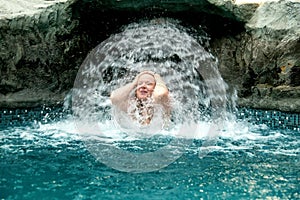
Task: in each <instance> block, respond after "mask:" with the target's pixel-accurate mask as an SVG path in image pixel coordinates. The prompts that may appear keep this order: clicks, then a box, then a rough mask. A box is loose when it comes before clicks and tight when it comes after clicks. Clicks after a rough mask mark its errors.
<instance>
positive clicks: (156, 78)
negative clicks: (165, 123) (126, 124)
mask: <svg viewBox="0 0 300 200" xmlns="http://www.w3.org/2000/svg"><path fill="white" fill-rule="evenodd" d="M110 99H111V102H112V104H113V105H114V106H116V107H117V108H118V109H119V110H121V111H123V112H125V113H127V114H128V115H129V116H130V117H131V118H132V119H133V120H135V121H138V122H139V123H140V124H141V125H148V124H150V122H151V120H152V119H153V117H154V116H155V114H156V113H155V112H158V111H161V112H162V114H163V116H164V118H166V117H169V115H170V100H169V91H168V88H167V86H166V85H165V83H164V81H163V80H162V78H161V77H160V75H158V74H155V73H154V72H152V71H143V72H141V73H140V74H138V75H137V76H136V77H135V79H134V80H133V82H131V83H129V84H127V85H125V86H123V87H121V88H118V89H116V90H115V91H113V92H112V93H111V96H110ZM164 120H165V119H164Z"/></svg>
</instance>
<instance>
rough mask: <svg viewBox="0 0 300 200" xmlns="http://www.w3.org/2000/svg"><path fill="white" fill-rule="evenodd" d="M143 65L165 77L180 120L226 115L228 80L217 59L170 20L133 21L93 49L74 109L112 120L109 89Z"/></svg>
mask: <svg viewBox="0 0 300 200" xmlns="http://www.w3.org/2000/svg"><path fill="white" fill-rule="evenodd" d="M142 70H151V71H154V72H156V73H159V74H160V75H161V76H162V77H163V79H164V80H165V82H166V84H167V86H168V88H169V90H170V93H171V97H172V100H173V101H172V109H173V113H172V117H173V118H172V121H173V122H174V124H177V123H182V122H185V121H199V120H202V121H203V120H206V121H209V120H211V119H213V118H219V117H221V116H222V115H223V114H224V107H225V104H226V98H227V97H226V83H225V82H224V81H223V79H222V77H221V76H220V74H219V72H218V68H217V62H216V60H215V58H214V57H213V56H212V55H211V54H210V53H208V52H207V51H205V49H204V48H203V47H202V46H201V45H200V44H199V43H198V42H197V40H196V39H194V38H193V37H192V36H190V35H189V34H188V33H187V32H186V30H185V29H184V28H183V27H181V26H180V25H179V24H178V22H176V21H173V20H166V19H155V20H151V21H147V22H142V23H134V24H131V25H129V26H127V27H126V28H125V29H124V30H123V32H121V33H119V34H116V35H112V36H111V37H110V38H108V39H107V40H106V41H104V42H103V43H101V44H100V45H98V46H97V47H96V48H95V49H93V50H92V52H91V53H90V54H89V55H88V57H87V58H86V60H85V61H84V63H83V64H82V67H81V71H80V73H79V74H78V76H77V78H76V81H75V84H74V92H73V111H74V114H75V115H76V116H77V117H79V119H80V120H87V119H88V121H90V122H91V121H95V122H96V121H97V122H99V121H103V120H104V121H105V120H107V119H110V113H111V110H110V109H111V107H110V101H109V99H108V97H109V94H110V93H111V91H113V90H114V89H116V88H118V87H120V86H122V85H125V84H126V83H129V82H131V81H132V80H133V79H134V77H135V75H136V74H137V73H138V72H140V71H142ZM99 111H101V112H99Z"/></svg>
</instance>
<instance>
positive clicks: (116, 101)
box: [110, 79, 137, 112]
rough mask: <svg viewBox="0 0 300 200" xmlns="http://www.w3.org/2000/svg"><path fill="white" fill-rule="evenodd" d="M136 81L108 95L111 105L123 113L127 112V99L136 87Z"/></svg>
mask: <svg viewBox="0 0 300 200" xmlns="http://www.w3.org/2000/svg"><path fill="white" fill-rule="evenodd" d="M136 82H137V81H136V79H135V80H134V81H133V82H132V83H128V84H126V85H125V86H123V87H120V88H118V89H116V90H114V91H113V92H112V93H111V95H110V100H111V102H112V104H113V105H115V106H117V107H118V108H119V109H121V110H122V111H124V112H127V107H128V99H129V96H130V93H131V92H133V91H134V90H135V88H136V86H137V83H136Z"/></svg>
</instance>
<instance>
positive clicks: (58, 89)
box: [0, 0, 300, 112]
mask: <svg viewBox="0 0 300 200" xmlns="http://www.w3.org/2000/svg"><path fill="white" fill-rule="evenodd" d="M299 10H300V1H299V0H281V1H264V0H235V1H232V0H203V1H198V0H190V1H186V0H174V1H167V0H166V1H157V0H149V1H131V0H121V1H110V0H104V1H103V0H101V1H100V0H10V1H7V0H0V77H1V80H0V107H29V106H37V105H40V104H46V105H53V104H61V103H62V102H63V100H64V97H65V96H66V94H67V93H68V91H69V90H70V89H71V88H72V86H73V82H74V80H75V76H76V73H77V71H78V69H79V67H80V65H81V63H82V61H83V59H84V58H85V57H86V55H87V54H88V52H89V51H90V50H91V49H92V48H93V47H95V46H96V45H98V44H99V43H100V42H101V41H103V40H104V39H106V38H107V37H109V35H110V34H112V33H114V32H117V31H119V30H120V28H121V27H122V26H123V25H126V24H129V23H131V22H134V21H137V20H139V19H143V18H148V19H149V18H155V17H171V18H177V19H179V20H181V21H183V22H184V24H185V25H187V26H192V27H194V28H196V30H198V29H197V27H199V26H201V27H203V28H204V30H205V31H206V33H207V34H208V35H209V36H210V40H209V43H210V49H211V51H212V53H213V54H214V55H215V56H216V57H217V58H218V60H219V69H220V72H221V74H222V76H223V78H224V79H225V81H226V82H227V83H228V84H229V86H230V87H229V88H230V90H234V89H236V90H237V91H238V96H239V100H238V104H239V105H241V106H246V107H254V108H263V109H278V110H284V111H293V112H300V103H299V99H300V92H299V91H300V88H299V87H300V60H299V59H300V39H299V38H300V25H299V23H300V12H299ZM95 19H96V20H95Z"/></svg>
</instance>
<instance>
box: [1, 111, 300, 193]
mask: <svg viewBox="0 0 300 200" xmlns="http://www.w3.org/2000/svg"><path fill="white" fill-rule="evenodd" d="M235 115H236V118H235V119H234V120H228V121H226V126H225V127H226V128H225V129H224V130H223V131H222V133H221V134H220V135H219V137H218V140H217V142H216V144H215V145H213V146H211V147H210V149H211V151H210V153H209V154H207V155H206V156H204V157H203V158H201V159H200V158H199V157H198V148H199V146H201V143H203V139H194V140H193V141H192V142H191V143H190V145H189V146H188V148H186V150H185V152H184V153H183V154H182V156H181V157H180V158H178V159H177V160H176V161H174V162H173V163H171V164H170V165H168V166H167V167H165V168H161V169H159V170H157V171H153V172H148V173H127V172H120V171H118V170H114V169H112V168H110V167H108V166H106V165H104V164H102V163H101V162H99V161H97V160H96V159H95V157H94V156H93V155H91V153H90V151H88V150H87V148H86V145H85V143H84V142H83V141H82V140H81V137H79V136H78V134H76V133H75V129H74V124H73V122H72V118H71V117H70V115H69V113H66V112H63V110H62V109H61V108H46V107H43V108H35V109H17V110H10V109H2V110H1V123H0V124H1V126H0V127H1V129H0V138H1V140H0V147H1V150H0V151H1V154H0V155H1V159H0V162H1V165H0V166H1V177H0V191H1V192H0V199H299V198H300V193H299V182H300V170H299V169H300V168H299V166H300V160H299V152H300V142H299V141H300V133H299V128H298V127H299V115H298V114H293V113H282V112H278V111H263V110H251V109H246V108H241V109H239V110H238V112H237V113H235ZM153 141H155V142H156V144H157V142H159V138H156V139H154V140H144V141H137V140H132V141H130V142H128V143H126V144H127V146H126V145H123V148H124V149H125V150H126V148H127V150H128V151H131V150H132V148H133V147H135V146H138V147H139V148H142V147H145V148H146V147H149V145H151V143H152V142H153ZM107 159H110V158H107Z"/></svg>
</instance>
